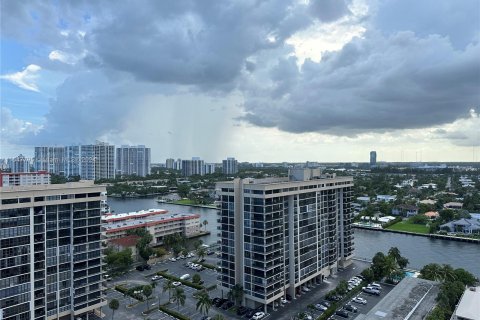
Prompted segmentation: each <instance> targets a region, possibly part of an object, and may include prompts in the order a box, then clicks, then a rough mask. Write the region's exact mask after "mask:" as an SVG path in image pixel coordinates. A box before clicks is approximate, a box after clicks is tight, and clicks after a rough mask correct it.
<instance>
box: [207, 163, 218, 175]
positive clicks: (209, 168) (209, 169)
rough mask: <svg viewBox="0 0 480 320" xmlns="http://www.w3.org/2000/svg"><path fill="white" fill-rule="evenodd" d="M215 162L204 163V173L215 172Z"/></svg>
mask: <svg viewBox="0 0 480 320" xmlns="http://www.w3.org/2000/svg"><path fill="white" fill-rule="evenodd" d="M215 167H216V166H215V163H205V174H212V173H215Z"/></svg>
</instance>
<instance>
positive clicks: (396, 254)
mask: <svg viewBox="0 0 480 320" xmlns="http://www.w3.org/2000/svg"><path fill="white" fill-rule="evenodd" d="M388 255H389V256H390V257H393V258H394V259H395V260H396V261H398V259H400V258H401V257H402V256H401V255H400V250H399V249H398V248H397V247H391V248H390V250H388Z"/></svg>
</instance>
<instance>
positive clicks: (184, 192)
mask: <svg viewBox="0 0 480 320" xmlns="http://www.w3.org/2000/svg"><path fill="white" fill-rule="evenodd" d="M177 193H178V195H179V196H180V198H186V197H187V196H188V194H189V193H190V186H189V185H188V184H186V183H182V184H180V185H179V186H178V187H177Z"/></svg>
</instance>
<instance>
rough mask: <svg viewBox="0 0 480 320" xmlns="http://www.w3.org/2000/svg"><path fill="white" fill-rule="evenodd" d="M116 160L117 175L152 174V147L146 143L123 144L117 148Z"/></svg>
mask: <svg viewBox="0 0 480 320" xmlns="http://www.w3.org/2000/svg"><path fill="white" fill-rule="evenodd" d="M116 162H117V166H116V175H117V176H130V175H136V176H139V177H145V176H146V175H148V174H150V148H146V147H145V146H144V145H139V146H125V145H124V146H121V147H120V148H117V160H116Z"/></svg>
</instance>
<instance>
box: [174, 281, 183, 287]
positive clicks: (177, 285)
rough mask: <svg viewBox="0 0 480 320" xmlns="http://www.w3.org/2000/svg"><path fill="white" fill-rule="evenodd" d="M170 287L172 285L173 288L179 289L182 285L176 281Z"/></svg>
mask: <svg viewBox="0 0 480 320" xmlns="http://www.w3.org/2000/svg"><path fill="white" fill-rule="evenodd" d="M172 285H173V286H174V287H179V286H181V285H182V283H181V282H178V281H175V282H172Z"/></svg>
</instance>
